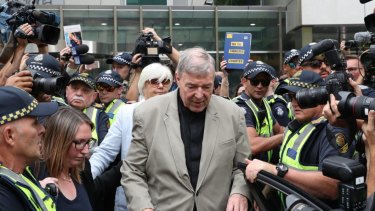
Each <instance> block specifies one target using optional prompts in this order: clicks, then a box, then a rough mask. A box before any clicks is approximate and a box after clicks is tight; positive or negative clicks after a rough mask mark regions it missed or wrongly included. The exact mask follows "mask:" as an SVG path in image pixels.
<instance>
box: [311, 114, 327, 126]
mask: <svg viewBox="0 0 375 211" xmlns="http://www.w3.org/2000/svg"><path fill="white" fill-rule="evenodd" d="M326 120H327V119H326V118H325V117H324V116H321V117H319V118H318V119H315V120H313V121H311V123H312V124H314V125H317V124H319V123H322V122H324V121H326Z"/></svg>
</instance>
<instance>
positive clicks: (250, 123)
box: [237, 92, 276, 128]
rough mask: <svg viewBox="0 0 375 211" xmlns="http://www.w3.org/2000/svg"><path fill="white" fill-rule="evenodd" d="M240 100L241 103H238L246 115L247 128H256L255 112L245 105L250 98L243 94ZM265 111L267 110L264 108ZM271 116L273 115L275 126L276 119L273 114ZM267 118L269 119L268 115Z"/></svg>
mask: <svg viewBox="0 0 375 211" xmlns="http://www.w3.org/2000/svg"><path fill="white" fill-rule="evenodd" d="M238 99H239V101H238V102H237V105H238V106H239V107H241V108H242V109H243V111H244V113H245V121H246V127H252V128H256V119H255V116H254V114H253V112H252V111H251V109H250V108H249V106H247V105H246V103H245V101H246V100H248V99H250V97H249V96H248V95H247V94H246V93H245V92H242V93H241V95H240V97H239V98H238ZM254 104H255V103H254ZM257 106H258V105H257ZM258 108H259V106H258ZM265 109H266V108H264V110H265ZM270 115H271V118H272V121H273V124H275V123H276V120H275V117H274V116H273V115H272V114H270ZM266 117H267V115H265V118H266Z"/></svg>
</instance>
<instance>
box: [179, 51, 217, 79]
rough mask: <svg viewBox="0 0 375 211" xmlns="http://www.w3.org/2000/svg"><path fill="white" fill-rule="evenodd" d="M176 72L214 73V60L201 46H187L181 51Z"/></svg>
mask: <svg viewBox="0 0 375 211" xmlns="http://www.w3.org/2000/svg"><path fill="white" fill-rule="evenodd" d="M176 69H177V74H179V75H180V76H181V74H182V73H183V72H186V73H190V74H194V75H207V74H210V73H211V74H213V75H215V60H214V58H212V56H211V55H210V54H209V53H208V52H207V51H205V50H204V49H203V48H201V47H194V48H188V49H186V50H184V51H183V52H182V53H181V56H180V60H179V62H178V65H177V68H176Z"/></svg>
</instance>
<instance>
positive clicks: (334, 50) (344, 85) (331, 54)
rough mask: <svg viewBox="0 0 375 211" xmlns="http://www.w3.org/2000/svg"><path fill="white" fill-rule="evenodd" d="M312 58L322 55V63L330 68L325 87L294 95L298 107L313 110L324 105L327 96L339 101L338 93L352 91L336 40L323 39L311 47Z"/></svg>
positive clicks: (344, 62)
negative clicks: (332, 95) (330, 71)
mask: <svg viewBox="0 0 375 211" xmlns="http://www.w3.org/2000/svg"><path fill="white" fill-rule="evenodd" d="M311 50H312V53H313V55H314V56H317V55H320V54H324V58H325V60H324V62H325V63H326V64H327V65H329V66H330V68H331V69H332V70H334V71H335V72H334V73H331V74H330V75H329V76H328V77H327V78H326V80H325V86H322V87H320V88H315V89H302V90H300V91H298V92H297V93H296V99H297V102H298V105H299V106H300V107H301V108H313V107H316V106H318V105H324V104H326V103H327V101H328V100H329V95H330V94H334V95H335V97H336V99H338V100H339V99H340V95H339V92H341V91H352V89H353V88H352V87H351V86H350V84H349V77H350V75H349V74H348V73H347V72H346V61H345V59H344V58H343V56H342V54H341V52H340V50H339V49H338V42H337V40H332V39H325V40H322V41H320V42H319V43H317V44H315V45H313V46H312V47H311Z"/></svg>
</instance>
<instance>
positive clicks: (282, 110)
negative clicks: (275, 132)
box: [266, 68, 294, 127]
mask: <svg viewBox="0 0 375 211" xmlns="http://www.w3.org/2000/svg"><path fill="white" fill-rule="evenodd" d="M270 73H271V77H272V79H271V83H270V85H269V87H268V91H267V94H266V98H267V102H268V104H269V105H270V107H271V110H272V114H273V116H274V117H275V119H276V121H277V122H278V123H279V125H281V126H283V127H286V126H287V125H288V123H289V122H290V121H291V120H293V119H294V115H293V110H292V108H291V105H290V102H288V101H287V100H286V99H285V97H284V96H283V95H279V94H276V93H275V90H276V86H277V85H278V78H277V77H276V71H275V69H273V68H271V69H270Z"/></svg>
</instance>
